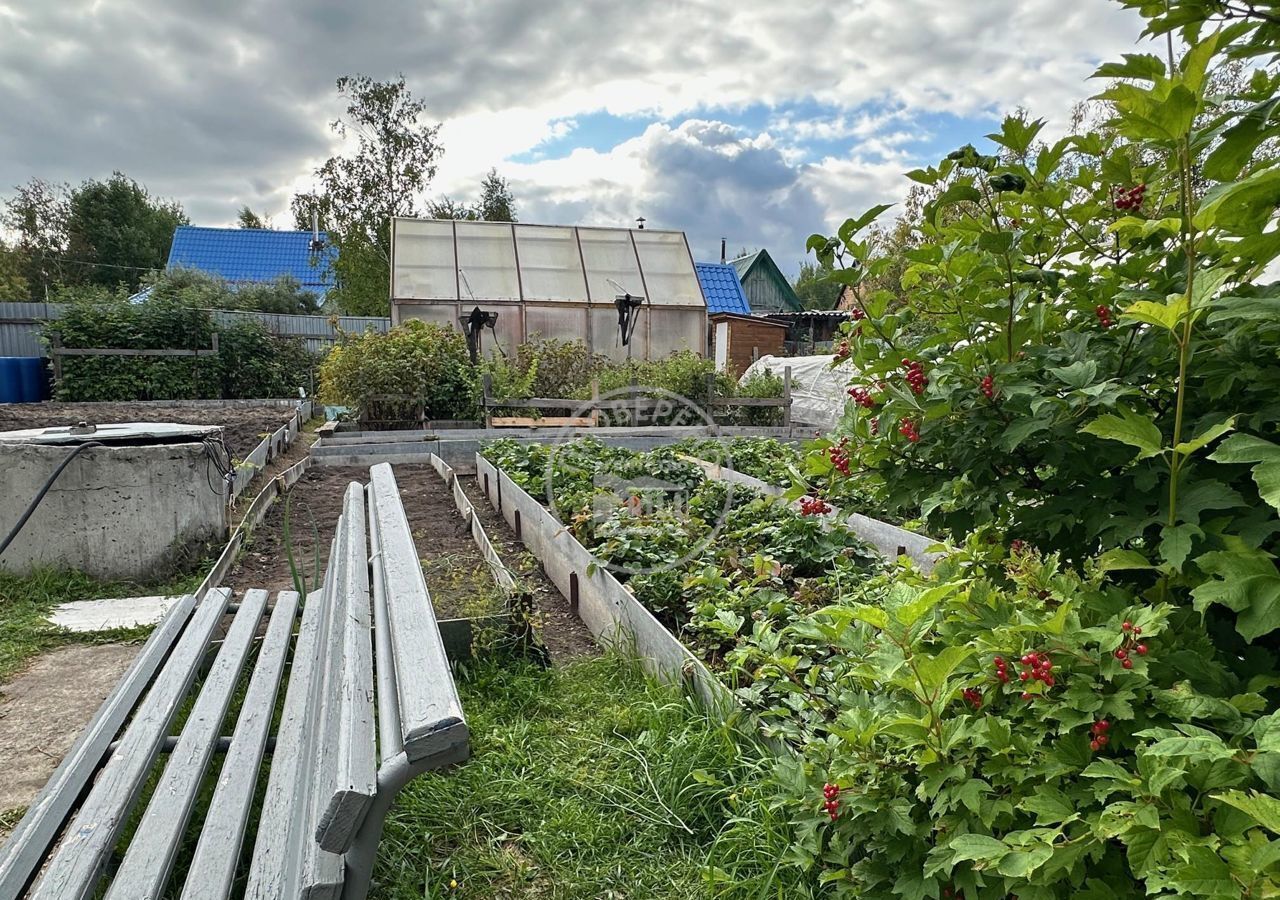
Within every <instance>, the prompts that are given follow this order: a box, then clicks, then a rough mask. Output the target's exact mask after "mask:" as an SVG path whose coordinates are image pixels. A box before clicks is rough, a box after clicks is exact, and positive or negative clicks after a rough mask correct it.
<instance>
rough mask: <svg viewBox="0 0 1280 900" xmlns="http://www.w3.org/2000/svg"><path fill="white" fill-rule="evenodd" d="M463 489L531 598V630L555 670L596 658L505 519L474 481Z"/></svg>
mask: <svg viewBox="0 0 1280 900" xmlns="http://www.w3.org/2000/svg"><path fill="white" fill-rule="evenodd" d="M461 481H462V488H463V490H464V491H465V492H466V494H467V498H468V499H470V500H471V505H472V506H473V507H474V508H475V510H476V515H478V516H479V517H480V521H481V523H483V525H484V530H485V532H486V533H487V534H488V535H489V540H490V541H492V542H493V545H494V549H496V550H497V551H498V555H499V556H501V557H502V559H503V560H504V561H505V562H506V563H507V565H508V566H510V567H511V570H512V571H513V572H514V573H515V574H516V577H517V580H518V581H519V582H520V583H521V585H522V586H523V587H524V589H525V590H527V591H529V593H530V594H531V595H532V596H533V601H534V606H535V608H536V610H537V615H536V618H535V621H534V627H535V628H536V629H537V630H538V634H539V636H540V637H541V638H542V643H543V644H544V645H545V646H546V648H547V652H548V653H549V654H550V655H551V662H552V663H553V664H555V665H557V666H561V665H564V664H566V663H569V662H572V661H573V660H575V659H581V658H583V657H587V656H599V655H600V647H599V646H598V645H597V644H596V642H595V639H594V638H592V636H591V632H590V631H588V630H587V626H586V625H583V624H582V620H581V619H579V618H578V617H577V616H576V615H574V613H573V611H572V610H570V609H569V601H568V600H566V599H565V598H564V595H563V594H561V593H560V590H559V588H557V587H556V586H555V585H554V584H552V583H551V579H549V578H548V577H547V576H546V573H544V572H543V571H542V566H541V565H539V563H538V558H537V557H536V556H534V555H533V554H532V553H530V552H529V551H528V550H526V549H525V546H524V544H522V543H521V542H520V541H519V540H518V539H517V538H516V536H515V532H513V531H512V530H511V527H510V526H509V525H507V522H506V519H504V518H502V515H501V514H500V513H499V512H498V511H497V510H496V509H494V508H493V506H492V505H491V504H490V503H489V500H488V499H487V498H486V497H485V496H484V494H483V493H481V492H480V485H479V484H478V483H477V482H476V479H475V478H474V477H470V478H462V479H461Z"/></svg>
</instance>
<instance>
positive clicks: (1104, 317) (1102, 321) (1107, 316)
mask: <svg viewBox="0 0 1280 900" xmlns="http://www.w3.org/2000/svg"><path fill="white" fill-rule="evenodd" d="M1093 311H1094V312H1095V313H1097V315H1098V324H1099V325H1101V326H1102V327H1103V328H1110V327H1111V326H1112V325H1114V324H1115V322H1114V321H1112V319H1111V307H1109V306H1104V305H1102V304H1098V305H1097V306H1095V307H1094V308H1093Z"/></svg>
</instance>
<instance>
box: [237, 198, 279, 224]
mask: <svg viewBox="0 0 1280 900" xmlns="http://www.w3.org/2000/svg"><path fill="white" fill-rule="evenodd" d="M236 222H237V223H238V224H239V225H240V227H241V228H270V227H271V219H270V218H265V219H264V218H262V217H261V216H259V215H258V214H257V213H256V212H254V211H253V210H252V209H250V208H249V206H248V204H246V205H244V206H242V207H240V212H239V213H238V214H237V215H236Z"/></svg>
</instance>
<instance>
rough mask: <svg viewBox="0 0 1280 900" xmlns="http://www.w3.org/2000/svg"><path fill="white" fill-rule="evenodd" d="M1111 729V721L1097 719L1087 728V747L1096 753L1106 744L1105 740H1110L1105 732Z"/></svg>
mask: <svg viewBox="0 0 1280 900" xmlns="http://www.w3.org/2000/svg"><path fill="white" fill-rule="evenodd" d="M1110 730H1111V723H1110V722H1108V721H1107V720H1106V719H1099V720H1098V721H1096V722H1094V723H1093V725H1092V726H1091V727H1090V728H1089V737H1090V740H1089V749H1090V750H1092V751H1093V752H1094V753H1097V752H1098V751H1099V750H1101V749H1102V748H1103V747H1105V746H1107V742H1108V741H1109V740H1111V739H1110V738H1109V737H1107V732H1108V731H1110Z"/></svg>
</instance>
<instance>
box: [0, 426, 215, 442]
mask: <svg viewBox="0 0 1280 900" xmlns="http://www.w3.org/2000/svg"><path fill="white" fill-rule="evenodd" d="M73 428H74V426H71V425H64V426H60V427H57V428H25V429H23V430H21V431H0V443H7V444H80V443H84V442H85V441H98V442H100V443H103V444H109V443H111V442H113V441H128V442H130V443H135V444H136V443H147V442H154V443H157V444H174V443H180V442H186V441H200V440H203V439H204V438H206V437H217V435H218V434H219V433H220V432H221V431H222V426H221V425H180V424H178V423H176V422H126V423H123V424H119V425H98V426H97V427H96V428H95V429H94V430H93V431H83V432H80V433H76V434H72V429H73Z"/></svg>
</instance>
